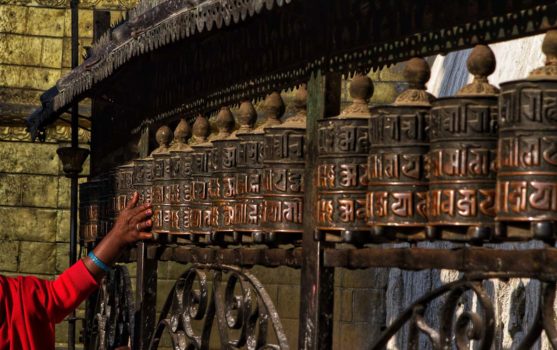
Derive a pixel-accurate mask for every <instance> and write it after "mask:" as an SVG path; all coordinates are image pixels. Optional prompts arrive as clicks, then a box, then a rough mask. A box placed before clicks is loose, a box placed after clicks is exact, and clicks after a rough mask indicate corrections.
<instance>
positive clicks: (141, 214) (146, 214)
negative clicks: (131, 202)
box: [130, 207, 153, 225]
mask: <svg viewBox="0 0 557 350" xmlns="http://www.w3.org/2000/svg"><path fill="white" fill-rule="evenodd" d="M141 209H142V210H139V211H137V212H135V213H132V217H131V218H130V223H131V224H134V225H135V224H137V223H138V222H142V221H145V220H146V219H148V218H150V217H151V215H153V210H152V209H151V208H149V207H147V208H141Z"/></svg>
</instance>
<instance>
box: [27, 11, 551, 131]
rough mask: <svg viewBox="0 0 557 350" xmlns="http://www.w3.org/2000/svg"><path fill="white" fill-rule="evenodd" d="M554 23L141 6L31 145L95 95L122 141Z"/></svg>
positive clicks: (63, 89)
mask: <svg viewBox="0 0 557 350" xmlns="http://www.w3.org/2000/svg"><path fill="white" fill-rule="evenodd" d="M556 25H557V3H556V2H555V1H544V0H475V1H470V0H455V1H446V0H427V1H426V0H421V1H419V0H387V1H374V0H367V1H364V0H350V1H347V0H328V1H323V0H236V1H232V0H228V1H227V0H219V1H215V0H207V1H193V0H167V1H165V2H162V3H161V4H159V5H158V6H156V7H153V8H149V7H148V5H146V4H140V5H139V6H138V8H137V9H136V10H134V11H132V13H131V16H130V18H129V19H128V20H127V21H124V22H122V23H121V24H119V25H118V26H116V27H115V28H113V29H111V31H110V32H109V33H107V34H106V35H105V36H104V37H103V38H102V39H101V40H99V42H97V43H96V45H95V46H94V47H93V49H92V50H91V54H90V57H88V58H87V59H86V60H85V62H83V64H81V65H80V66H79V67H77V68H76V69H74V70H73V71H72V72H70V74H69V75H68V76H66V77H64V78H62V79H60V81H58V83H57V85H56V87H53V88H52V89H50V90H48V91H47V92H46V93H45V94H44V95H43V97H42V98H41V103H42V107H41V108H39V109H37V110H36V111H35V112H34V113H33V114H32V115H31V116H30V117H29V118H28V119H27V122H28V125H29V129H30V131H31V133H32V135H33V137H35V136H36V134H37V132H38V131H39V130H41V129H42V128H44V126H45V125H47V124H48V123H50V122H52V121H53V120H54V119H55V118H56V117H57V116H58V115H59V114H60V113H61V112H62V111H64V110H67V109H68V107H69V106H70V104H71V102H72V101H74V100H76V99H78V100H80V99H83V98H85V97H92V98H94V99H95V101H97V106H102V107H99V108H100V110H102V113H97V114H98V115H94V118H95V121H96V120H99V119H104V121H105V122H103V123H101V124H102V125H104V126H105V127H106V126H107V125H113V126H114V128H112V130H110V131H109V130H105V131H103V133H105V132H106V133H109V134H110V135H109V136H111V137H112V138H118V137H125V135H129V134H130V131H131V132H132V134H133V133H137V132H138V131H139V130H140V129H141V127H142V126H146V125H150V124H153V123H154V124H157V123H160V122H161V121H163V120H164V121H168V120H171V119H172V118H175V117H176V115H177V114H179V113H185V114H186V115H194V114H196V113H198V112H208V111H211V110H214V109H216V108H218V107H219V106H221V105H227V104H233V103H237V102H239V101H240V100H242V99H244V98H254V97H261V96H264V95H265V94H266V93H267V92H269V91H271V90H277V89H284V88H288V87H292V86H294V85H296V84H298V83H300V82H302V81H305V80H307V79H308V77H309V75H310V74H312V72H315V71H317V70H321V71H322V72H323V71H336V72H340V73H343V74H346V73H353V72H356V71H368V70H370V69H377V68H380V67H382V66H385V65H388V64H391V63H394V62H398V61H402V60H404V59H407V58H409V57H412V56H417V55H418V56H426V55H431V54H435V53H444V52H449V51H453V50H457V49H461V48H466V47H470V46H473V45H474V44H476V43H480V42H482V43H489V42H496V41H500V40H508V39H510V38H513V37H520V36H526V35H532V34H535V33H538V32H542V31H544V30H547V29H548V28H551V27H554V26H556ZM97 111H99V109H97ZM93 113H94V114H95V109H94V110H93ZM118 130H120V131H118ZM122 130H125V133H124V131H122ZM119 132H122V134H118V133H119Z"/></svg>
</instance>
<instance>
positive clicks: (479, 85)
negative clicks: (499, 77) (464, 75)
mask: <svg viewBox="0 0 557 350" xmlns="http://www.w3.org/2000/svg"><path fill="white" fill-rule="evenodd" d="M466 66H467V67H468V71H469V72H470V73H471V74H472V75H473V76H474V81H472V82H471V83H470V84H467V85H466V86H464V87H463V88H462V89H460V90H459V91H458V93H457V96H477V95H496V94H498V93H499V89H498V88H496V87H495V86H493V85H491V84H490V83H489V81H488V79H487V77H488V76H489V75H491V74H492V73H493V72H494V71H495V66H496V61H495V55H494V54H493V51H491V48H490V47H489V46H487V45H476V46H475V47H474V49H472V52H470V56H468V59H467V60H466Z"/></svg>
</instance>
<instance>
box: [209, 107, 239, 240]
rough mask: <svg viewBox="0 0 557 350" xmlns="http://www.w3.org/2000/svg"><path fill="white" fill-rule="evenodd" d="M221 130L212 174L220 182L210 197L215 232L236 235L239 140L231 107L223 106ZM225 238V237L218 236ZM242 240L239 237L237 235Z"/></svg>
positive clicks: (219, 238)
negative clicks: (235, 217)
mask: <svg viewBox="0 0 557 350" xmlns="http://www.w3.org/2000/svg"><path fill="white" fill-rule="evenodd" d="M216 124H217V128H218V133H217V135H216V136H215V138H214V139H213V140H212V142H213V152H212V165H213V169H212V178H213V179H215V180H214V181H215V184H216V186H211V187H210V199H211V200H212V203H213V213H214V214H213V215H214V220H213V224H214V227H213V232H214V233H217V234H220V233H226V234H227V235H229V236H230V235H232V236H234V212H235V202H236V199H235V197H236V187H237V186H236V180H237V176H236V173H237V169H236V166H237V164H238V144H239V139H238V138H237V137H236V133H235V132H234V133H233V132H232V130H234V126H235V121H234V116H233V115H232V112H231V111H230V108H228V107H223V108H221V110H220V111H219V113H218V115H217V120H216ZM214 238H215V239H217V240H222V239H223V238H224V237H221V236H218V237H214ZM233 240H234V241H237V240H238V237H235V238H234V239H233Z"/></svg>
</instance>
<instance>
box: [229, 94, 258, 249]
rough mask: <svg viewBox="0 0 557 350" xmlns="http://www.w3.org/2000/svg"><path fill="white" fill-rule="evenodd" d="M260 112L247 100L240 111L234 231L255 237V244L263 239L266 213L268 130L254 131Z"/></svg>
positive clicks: (237, 134) (253, 239)
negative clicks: (265, 161)
mask: <svg viewBox="0 0 557 350" xmlns="http://www.w3.org/2000/svg"><path fill="white" fill-rule="evenodd" d="M256 120H257V112H256V111H255V108H254V107H253V104H252V103H251V102H250V101H244V102H242V104H241V105H240V108H239V111H238V123H239V124H240V128H239V129H238V131H237V132H236V136H237V137H238V140H239V142H238V150H237V152H238V165H237V169H238V170H237V180H236V205H235V208H236V209H235V211H234V231H235V232H237V233H239V234H240V235H244V234H246V235H248V236H251V237H250V238H251V240H252V241H256V242H261V241H262V240H263V230H262V228H261V216H262V212H263V193H262V191H263V189H262V186H263V158H264V152H263V150H264V131H263V129H262V128H258V129H254V125H255V122H256Z"/></svg>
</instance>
